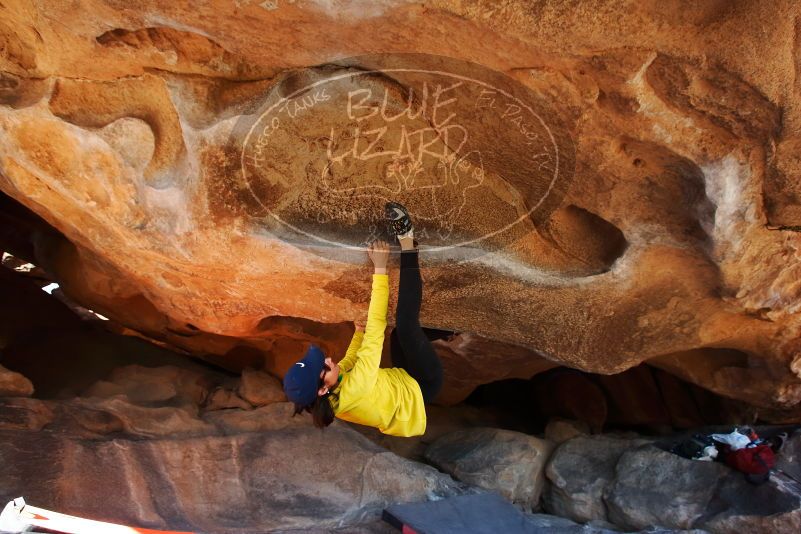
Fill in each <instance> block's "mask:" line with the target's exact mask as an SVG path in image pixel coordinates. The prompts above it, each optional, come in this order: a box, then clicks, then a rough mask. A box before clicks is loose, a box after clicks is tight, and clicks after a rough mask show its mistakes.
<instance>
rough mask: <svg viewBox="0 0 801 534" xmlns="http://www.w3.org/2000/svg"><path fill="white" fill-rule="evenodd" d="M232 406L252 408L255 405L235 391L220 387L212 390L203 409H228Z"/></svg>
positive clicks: (244, 408)
mask: <svg viewBox="0 0 801 534" xmlns="http://www.w3.org/2000/svg"><path fill="white" fill-rule="evenodd" d="M230 408H239V409H242V410H250V409H252V408H253V406H252V405H251V404H250V403H249V402H248V401H246V400H245V399H243V398H242V397H240V396H239V395H237V393H236V392H235V391H231V390H230V389H225V388H223V387H218V388H216V389H215V390H214V391H212V392H211V394H209V396H208V398H207V399H206V404H205V405H204V406H203V409H204V410H206V411H213V410H227V409H230Z"/></svg>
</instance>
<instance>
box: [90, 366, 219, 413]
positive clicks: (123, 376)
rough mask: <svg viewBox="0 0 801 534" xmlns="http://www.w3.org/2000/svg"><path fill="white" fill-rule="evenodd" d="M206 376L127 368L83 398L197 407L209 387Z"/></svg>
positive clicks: (175, 370) (174, 369)
mask: <svg viewBox="0 0 801 534" xmlns="http://www.w3.org/2000/svg"><path fill="white" fill-rule="evenodd" d="M209 375H210V373H209V372H205V373H204V372H201V371H199V370H196V369H185V368H181V367H177V366H170V365H167V366H161V367H144V366H141V365H126V366H123V367H118V368H116V369H114V370H113V371H112V372H111V373H110V374H109V376H107V377H106V378H105V379H104V380H100V381H98V382H96V383H95V384H93V385H91V386H90V387H89V388H87V389H86V391H84V392H83V394H82V396H83V397H87V398H88V397H97V398H109V397H115V396H119V395H123V396H125V397H126V398H127V399H128V400H129V401H130V402H131V403H133V404H143V405H156V404H166V403H172V404H187V405H193V406H197V405H199V404H201V403H202V402H203V401H204V400H205V399H206V396H207V395H208V390H209V388H210V387H211V378H210V376H209Z"/></svg>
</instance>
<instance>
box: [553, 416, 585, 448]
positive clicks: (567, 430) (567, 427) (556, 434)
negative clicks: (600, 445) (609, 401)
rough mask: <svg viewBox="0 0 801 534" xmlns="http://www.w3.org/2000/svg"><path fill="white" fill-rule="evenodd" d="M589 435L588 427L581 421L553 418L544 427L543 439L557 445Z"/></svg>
mask: <svg viewBox="0 0 801 534" xmlns="http://www.w3.org/2000/svg"><path fill="white" fill-rule="evenodd" d="M588 434H590V427H589V425H588V424H587V423H585V422H583V421H574V420H570V419H561V418H559V417H553V418H551V419H550V420H549V421H548V424H547V425H545V439H547V440H550V441H552V442H554V443H556V444H557V445H558V444H559V443H562V442H564V441H567V440H569V439H572V438H575V437H578V436H586V435H588Z"/></svg>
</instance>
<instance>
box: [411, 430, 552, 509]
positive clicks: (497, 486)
mask: <svg viewBox="0 0 801 534" xmlns="http://www.w3.org/2000/svg"><path fill="white" fill-rule="evenodd" d="M552 450H553V444H552V443H551V442H549V441H546V440H542V439H539V438H535V437H533V436H528V435H526V434H522V433H519V432H513V431H509V430H501V429H497V428H474V429H466V430H457V431H455V432H451V433H449V434H445V435H444V436H442V437H440V438H439V439H437V440H436V441H434V443H432V444H431V446H429V447H428V449H427V450H426V452H425V458H426V459H427V460H428V461H429V462H431V463H432V464H434V465H435V466H437V467H438V468H439V469H441V470H443V471H445V472H446V473H450V474H451V475H453V476H454V477H455V478H456V479H458V480H461V481H463V482H467V483H470V484H474V485H476V486H479V487H481V488H484V489H488V490H492V491H497V492H498V493H500V494H501V495H502V496H503V497H505V498H506V499H508V500H509V501H511V502H513V503H517V504H520V505H521V506H523V507H524V508H525V509H527V510H531V509H535V508H538V506H539V499H540V495H541V493H542V487H543V484H544V483H545V476H544V469H545V463H546V462H547V461H548V457H549V456H550V454H551V451H552Z"/></svg>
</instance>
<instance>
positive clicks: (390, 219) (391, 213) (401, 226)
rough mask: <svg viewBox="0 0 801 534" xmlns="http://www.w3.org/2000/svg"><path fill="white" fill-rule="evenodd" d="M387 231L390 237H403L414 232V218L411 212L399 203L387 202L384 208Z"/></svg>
mask: <svg viewBox="0 0 801 534" xmlns="http://www.w3.org/2000/svg"><path fill="white" fill-rule="evenodd" d="M384 214H385V216H386V219H387V231H388V232H389V235H390V236H393V237H395V236H403V235H405V234H408V233H409V232H411V231H412V228H413V226H412V218H411V217H410V216H409V211H408V210H407V209H406V208H404V207H403V206H402V205H401V204H398V203H397V202H387V204H386V206H384Z"/></svg>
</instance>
